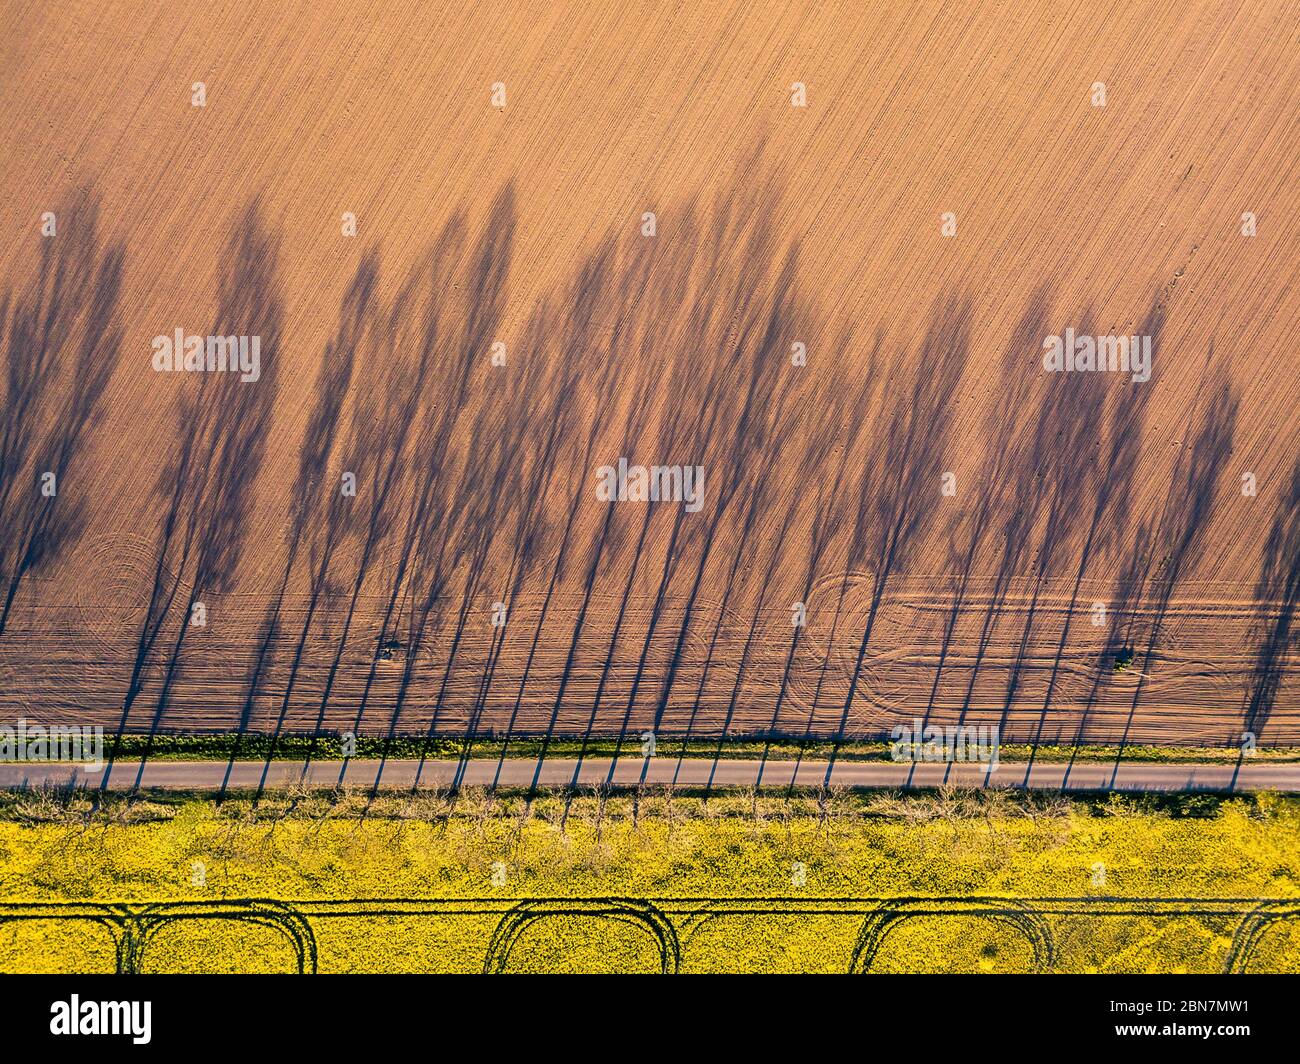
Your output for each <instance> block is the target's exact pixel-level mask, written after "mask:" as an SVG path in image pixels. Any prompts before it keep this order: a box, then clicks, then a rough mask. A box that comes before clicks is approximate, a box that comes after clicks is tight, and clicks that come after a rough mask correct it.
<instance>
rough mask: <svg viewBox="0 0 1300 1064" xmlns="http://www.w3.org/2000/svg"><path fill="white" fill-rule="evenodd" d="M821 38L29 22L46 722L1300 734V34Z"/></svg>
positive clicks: (22, 588)
mask: <svg viewBox="0 0 1300 1064" xmlns="http://www.w3.org/2000/svg"><path fill="white" fill-rule="evenodd" d="M796 7H797V5H793V6H792V5H777V4H741V3H735V2H733V0H728V2H725V3H700V4H690V5H670V4H663V5H659V4H636V3H634V4H616V5H605V4H592V5H578V4H567V3H558V4H530V3H523V4H484V5H477V4H476V5H459V4H456V5H453V4H445V5H443V4H425V3H412V2H409V0H406V2H398V0H392V2H384V3H379V4H375V5H358V4H345V3H340V2H336V0H322V2H318V3H305V2H304V3H291V2H284V0H274V2H272V0H240V2H239V3H233V2H227V0H212V2H208V3H203V4H198V3H192V2H183V3H161V2H147V3H127V2H113V0H99V2H89V0H85V2H83V0H69V2H63V0H61V2H58V3H49V2H47V0H41V2H36V0H7V2H4V3H0V11H2V14H3V17H2V18H0V25H3V26H4V27H5V28H4V30H3V31H0V151H2V152H3V161H4V165H3V168H0V192H2V193H3V195H0V235H2V236H3V240H2V241H0V330H2V331H0V346H2V347H3V351H4V358H5V374H4V385H3V386H4V392H3V395H4V400H3V414H4V417H3V424H2V425H0V474H2V475H0V521H2V523H3V536H2V538H0V580H2V581H3V585H2V586H3V590H2V592H0V593H2V594H3V604H2V606H0V609H2V611H3V612H2V613H0V717H3V718H4V719H16V718H18V717H25V718H26V719H27V720H29V721H45V722H59V723H64V722H68V723H70V722H85V723H98V724H102V725H104V726H105V727H106V728H109V729H113V730H116V729H119V728H120V729H123V730H126V731H132V732H145V731H150V730H160V729H161V730H165V731H232V730H256V731H294V732H311V731H319V730H326V731H330V732H338V731H348V730H352V731H357V732H361V733H365V734H384V733H402V734H408V735H409V734H425V733H429V734H433V733H447V734H470V735H476V736H479V735H481V736H488V735H491V736H496V737H500V736H503V735H521V736H522V735H528V736H537V735H563V736H581V735H588V734H592V735H596V734H598V735H602V736H608V735H617V734H620V733H621V734H633V733H636V734H639V733H641V732H643V731H647V730H651V731H654V732H656V733H658V734H663V735H675V736H681V735H686V734H689V735H700V736H715V735H732V736H741V735H747V736H752V735H761V734H779V735H782V736H793V737H800V736H816V737H823V738H825V737H853V738H866V737H873V736H880V735H888V734H889V732H890V729H892V728H893V727H894V726H895V725H897V724H900V723H906V722H909V721H911V720H912V719H914V718H926V719H929V720H930V721H932V722H935V723H947V724H951V723H967V724H981V725H983V724H997V725H999V726H1000V727H1001V728H1002V736H1003V739H1004V741H1010V742H1017V743H1026V742H1028V743H1033V742H1040V741H1041V742H1045V743H1046V742H1050V743H1053V744H1061V743H1065V744H1069V743H1074V742H1097V743H1155V744H1164V743H1168V744H1177V745H1181V746H1186V745H1207V746H1208V745H1218V746H1224V745H1233V744H1236V743H1238V742H1240V741H1241V737H1242V733H1243V732H1250V733H1252V734H1254V735H1256V736H1257V737H1258V740H1259V742H1260V743H1261V744H1264V745H1296V744H1300V668H1298V666H1297V655H1296V643H1297V639H1298V637H1300V622H1297V618H1296V616H1295V614H1296V607H1297V600H1298V599H1300V402H1298V400H1300V349H1298V348H1297V346H1296V342H1295V337H1294V330H1295V327H1296V324H1297V321H1298V320H1300V289H1298V288H1297V284H1298V283H1300V237H1298V236H1297V230H1296V223H1295V217H1296V212H1297V209H1300V48H1298V47H1297V45H1298V44H1300V40H1298V38H1300V9H1297V7H1296V5H1295V4H1294V3H1293V2H1279V0H1261V2H1258V3H1252V4H1248V5H1238V4H1232V3H1228V2H1226V0H1223V2H1204V0H1196V2H1192V3H1174V2H1171V0H1138V2H1136V3H1133V4H1074V3H1065V2H1055V0H1041V2H1035V3H1032V4H1023V5H1021V4H997V5H995V4H950V3H937V2H933V0H923V2H920V3H907V4H903V3H898V2H889V3H884V4H870V5H862V4H849V3H846V4H828V5H816V7H815V9H810V10H808V11H799V10H796V9H795V8H796ZM810 8H811V5H810ZM363 9H366V10H363ZM177 330H181V331H182V334H183V335H184V336H199V337H200V338H204V337H228V336H246V337H256V338H257V340H258V348H257V350H258V351H259V358H260V362H259V363H258V365H257V366H256V367H255V370H254V371H253V372H243V373H240V372H230V371H220V370H214V371H204V372H185V371H180V372H177V371H159V370H158V369H157V368H156V362H157V352H158V346H159V345H158V339H157V338H159V337H162V338H171V337H172V336H174V335H175V333H176V332H177ZM1067 330H1069V331H1071V333H1072V334H1073V335H1074V336H1076V337H1085V336H1086V337H1089V338H1091V337H1094V336H1096V337H1112V336H1121V337H1130V336H1133V337H1146V338H1149V349H1150V352H1151V359H1150V365H1149V374H1143V373H1140V372H1136V371H1135V372H1120V371H1115V372H1096V371H1092V372H1089V371H1076V372H1049V371H1048V370H1047V369H1046V368H1045V364H1044V351H1045V341H1047V340H1048V339H1049V338H1051V337H1065V336H1067V335H1069V334H1067ZM1089 342H1090V343H1091V340H1090V341H1089ZM208 350H209V351H210V350H211V348H210V346H209V348H208ZM244 369H245V370H246V371H247V370H248V369H249V367H248V366H245V367H244ZM244 377H249V378H252V377H255V378H256V379H247V380H246V379H243V378H244ZM1139 378H1141V379H1139ZM1148 378H1149V379H1148ZM620 459H623V460H625V463H626V465H627V466H628V467H637V466H645V467H669V468H674V469H677V470H678V473H677V474H676V475H678V476H679V478H680V479H679V480H677V481H673V480H672V478H671V476H668V475H666V477H667V479H665V480H664V484H665V485H666V486H671V485H672V484H676V485H678V486H680V487H681V489H682V492H683V494H684V497H682V498H679V499H677V500H675V501H674V500H662V501H636V499H635V498H632V499H629V500H627V501H608V500H607V498H606V497H604V496H602V495H601V487H602V484H603V483H605V482H606V481H605V477H606V474H605V473H604V472H602V470H603V469H604V467H612V468H614V469H617V468H619V463H620ZM686 471H698V472H697V473H696V475H695V477H694V479H693V481H692V483H688V482H687V481H686V479H685V478H686ZM630 475H632V476H635V473H634V472H633V473H632V474H630ZM623 483H624V485H625V486H626V482H623ZM692 484H693V487H694V488H695V489H698V495H697V496H695V497H692V494H691V492H692Z"/></svg>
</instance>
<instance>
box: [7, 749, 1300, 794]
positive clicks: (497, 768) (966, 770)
mask: <svg viewBox="0 0 1300 1064" xmlns="http://www.w3.org/2000/svg"><path fill="white" fill-rule="evenodd" d="M577 765H578V762H577V760H576V759H571V758H563V759H555V760H552V759H550V758H548V759H547V760H546V761H545V762H544V763H543V765H542V771H541V774H540V776H539V777H538V782H539V783H540V784H541V785H542V786H545V787H564V786H568V785H569V784H570V783H571V782H572V781H573V776H574V770H575V768H576V767H577ZM826 765H827V763H826V762H825V761H805V762H803V764H801V765H799V766H798V775H797V780H796V782H797V783H798V784H799V785H800V786H809V787H815V786H820V785H821V783H822V782H823V781H824V780H825V778H826ZM139 767H140V766H139V764H138V763H137V762H128V761H122V762H119V763H118V764H117V765H115V766H114V767H113V769H112V771H111V773H109V787H110V789H112V790H130V789H131V788H132V787H134V786H135V785H136V775H137V773H138V771H139ZM343 767H344V765H343V762H340V761H317V762H313V763H312V764H311V765H309V766H308V767H307V780H308V782H310V783H311V784H313V785H317V786H332V785H334V784H335V783H337V782H338V781H339V772H340V770H341V769H343ZM609 767H610V761H609V759H608V758H594V759H589V760H586V761H584V762H583V763H582V770H581V773H580V774H579V777H578V784H579V786H583V787H589V786H595V785H597V784H600V783H604V782H605V781H606V779H607V778H608V776H609ZM948 767H949V766H947V765H943V764H924V763H923V764H918V765H916V766H912V765H909V764H897V763H892V762H881V761H840V762H837V763H836V765H835V768H834V771H833V772H832V774H831V781H830V782H831V784H832V785H839V786H846V787H882V788H899V787H904V786H907V785H908V777H909V773H910V774H911V786H913V787H934V786H937V785H938V784H940V783H942V782H943V779H944V774H945V772H946V770H947V769H948ZM303 768H304V766H303V763H302V762H300V761H276V762H274V763H272V764H271V765H270V766H269V768H268V767H267V766H266V765H265V763H263V762H250V761H241V762H238V763H236V764H235V765H234V766H233V768H230V770H229V771H230V779H229V782H228V786H229V787H231V788H237V789H246V788H254V787H256V786H258V784H259V782H261V780H262V778H263V773H264V772H265V773H266V783H267V785H268V786H276V785H281V784H285V783H289V782H293V781H297V780H299V779H301V778H302V775H303ZM458 768H459V765H458V763H457V762H455V761H426V762H425V763H424V765H423V768H421V767H420V763H419V762H418V761H413V760H412V761H389V762H388V763H387V764H386V765H384V768H383V773H382V776H380V786H381V788H383V789H385V790H388V789H393V790H400V789H409V788H410V787H411V786H412V785H413V784H414V783H415V782H416V779H417V775H418V779H419V786H420V787H422V788H432V787H445V786H446V785H447V784H449V783H451V782H452V781H453V780H454V779H455V777H456V773H457V769H458ZM536 768H537V762H536V760H529V759H518V760H514V759H512V760H509V761H506V762H504V764H501V763H499V762H497V761H489V760H474V761H470V762H468V764H467V765H466V766H465V768H464V774H463V777H462V780H461V782H462V784H464V785H465V786H483V785H487V784H491V783H493V782H494V780H495V781H496V782H497V783H498V784H499V785H501V786H508V787H527V786H528V785H530V784H531V783H532V782H533V775H534V772H535V771H536ZM795 768H796V763H795V762H794V761H769V762H767V764H766V765H763V764H762V763H761V762H760V761H758V760H740V759H736V760H724V761H718V762H716V763H715V762H713V761H707V760H703V759H698V760H687V761H683V762H682V763H681V766H680V770H679V767H678V762H677V760H676V759H675V758H671V757H658V758H651V759H650V760H649V762H645V761H642V760H639V759H636V760H632V759H623V760H620V761H619V762H618V764H617V766H616V768H615V771H614V779H613V781H612V782H613V784H614V785H615V786H617V787H628V786H635V785H636V784H638V783H640V782H642V780H643V773H644V782H646V783H653V784H662V783H672V782H674V781H675V782H676V783H677V785H678V786H682V787H703V786H707V785H710V784H711V785H712V786H714V787H748V786H753V785H754V784H755V783H756V782H759V776H760V769H761V775H762V778H761V785H762V786H764V787H785V786H788V785H789V784H790V780H791V777H792V775H794V774H795ZM913 768H914V769H915V771H914V772H913ZM951 768H952V771H951V773H950V774H949V775H948V782H949V783H953V784H957V785H960V786H966V787H978V786H985V785H989V786H994V787H1019V786H1023V785H1024V783H1025V769H1026V766H1025V765H1024V764H1023V763H1021V764H1013V763H1009V762H1002V763H1001V764H999V765H998V767H997V769H996V770H995V771H994V772H993V773H992V776H991V778H988V779H987V780H986V772H987V769H986V768H985V766H983V765H978V764H956V765H953V766H951ZM107 771H108V770H107V769H106V768H100V769H98V770H94V769H87V768H86V766H84V765H73V764H57V763H55V764H23V765H19V764H4V765H0V787H20V786H23V785H28V786H35V785H38V784H42V783H68V782H70V781H74V780H75V782H77V783H78V784H82V785H85V786H89V787H96V788H98V787H99V786H101V784H102V782H103V780H104V774H105V772H107ZM498 772H499V776H498ZM226 773H227V764H226V762H224V761H150V762H148V763H147V764H146V765H145V768H144V775H143V778H142V779H141V781H140V783H141V786H143V787H146V788H148V787H155V788H160V789H164V790H216V789H217V788H219V787H220V786H221V784H222V781H223V780H224V779H225V777H226ZM378 773H379V762H378V761H351V762H348V763H347V766H346V776H345V778H344V782H345V783H347V784H350V785H353V786H357V787H371V786H373V785H374V783H375V779H376V775H377V774H378ZM1112 773H1115V769H1114V765H1113V764H1109V763H1097V762H1091V763H1086V762H1079V763H1077V764H1075V766H1074V767H1073V768H1072V769H1070V771H1069V779H1068V784H1067V789H1068V790H1072V791H1076V790H1077V791H1087V790H1104V789H1107V788H1111V787H1113V788H1114V789H1116V790H1124V791H1206V790H1208V791H1227V790H1234V789H1235V790H1238V791H1257V790H1274V791H1300V763H1297V762H1276V761H1274V762H1267V761H1255V762H1250V761H1248V762H1246V763H1245V764H1243V765H1242V766H1241V768H1240V770H1238V769H1237V768H1236V766H1234V765H1192V764H1142V763H1130V764H1124V765H1121V766H1120V768H1119V771H1118V773H1115V778H1114V780H1113V782H1112ZM1234 774H1235V775H1236V780H1235V786H1234V778H1233V777H1234ZM1065 775H1066V766H1065V765H1063V764H1048V763H1046V762H1039V763H1036V764H1035V765H1034V766H1033V770H1032V773H1031V775H1030V779H1029V786H1030V787H1031V788H1037V789H1045V790H1059V789H1061V786H1062V781H1063V780H1064V779H1065Z"/></svg>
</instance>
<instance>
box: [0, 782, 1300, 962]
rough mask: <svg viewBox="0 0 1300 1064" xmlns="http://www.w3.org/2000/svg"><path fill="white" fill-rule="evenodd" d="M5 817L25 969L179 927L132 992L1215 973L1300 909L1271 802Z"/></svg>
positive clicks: (1013, 801) (593, 803)
mask: <svg viewBox="0 0 1300 1064" xmlns="http://www.w3.org/2000/svg"><path fill="white" fill-rule="evenodd" d="M1188 814H1191V815H1188ZM0 815H2V819H0V902H3V903H4V904H5V906H7V907H8V908H7V909H6V910H4V911H2V912H0V915H4V914H5V913H7V915H8V916H9V919H6V920H3V921H0V970H5V971H69V970H72V971H100V970H109V971H111V970H113V968H114V967H115V965H120V963H121V962H120V961H119V959H118V953H121V952H122V951H123V947H121V946H120V944H119V946H118V950H117V952H115V946H114V943H115V939H116V938H120V935H118V934H117V933H116V932H114V930H113V926H117V927H118V930H119V931H120V928H121V926H126V924H129V923H130V919H128V918H127V916H123V915H122V914H128V915H130V914H134V916H132V917H131V918H132V919H134V918H136V917H138V916H139V914H140V913H142V912H146V909H145V907H146V906H147V905H149V904H152V903H169V906H170V907H167V908H162V909H158V910H155V911H154V916H153V917H150V918H148V919H145V920H144V922H141V923H136V924H132V925H131V926H132V927H133V928H134V929H135V930H134V940H133V941H134V943H135V952H134V953H132V951H131V949H126V950H125V952H126V953H128V954H131V956H132V957H133V958H134V960H133V961H131V962H130V964H134V966H135V967H136V968H137V969H138V970H143V971H292V970H295V968H296V967H297V966H298V965H299V963H300V959H299V952H301V955H302V957H303V958H306V959H305V960H302V962H301V963H302V964H303V966H304V967H305V968H306V969H307V970H312V969H315V970H319V971H321V972H358V971H368V972H373V971H381V972H382V971H403V972H405V971H483V970H484V969H485V967H486V968H488V969H489V970H499V971H630V972H640V971H659V970H664V969H665V968H667V969H668V970H681V971H687V972H712V971H764V972H778V971H779V972H786V971H792V972H820V971H832V972H833V971H847V970H851V969H857V970H861V969H869V970H872V971H952V970H958V971H972V972H1008V971H1029V970H1034V969H1035V968H1038V969H1049V970H1055V971H1107V972H1144V971H1188V972H1200V971H1208V972H1213V971H1220V970H1223V969H1224V967H1225V965H1230V963H1231V958H1232V957H1233V951H1234V934H1236V933H1237V931H1238V928H1239V927H1240V926H1241V925H1242V918H1243V915H1246V914H1248V913H1249V912H1250V911H1251V910H1252V909H1254V908H1255V907H1256V906H1257V904H1258V903H1259V901H1260V900H1261V899H1272V900H1274V901H1282V902H1285V901H1286V900H1288V899H1290V900H1292V901H1294V902H1297V903H1300V801H1297V800H1295V799H1290V798H1279V797H1275V796H1269V795H1265V796H1260V797H1259V798H1256V799H1237V800H1231V801H1225V802H1218V801H1217V800H1208V799H1207V800H1190V801H1185V802H1184V807H1183V808H1181V809H1173V810H1171V808H1170V807H1168V806H1162V805H1160V804H1157V803H1150V802H1148V803H1139V802H1135V801H1134V800H1131V799H1126V800H1125V799H1112V800H1110V801H1097V802H1069V801H1064V800H1059V799H1048V798H1035V799H1018V798H1014V797H1009V796H1007V795H1003V794H993V795H987V796H971V795H960V794H950V795H939V796H929V797H912V798H895V797H881V796H875V797H870V796H855V795H849V794H842V795H834V796H831V797H829V798H827V799H823V800H821V801H818V800H817V799H815V798H796V799H793V800H789V801H787V800H786V799H784V798H777V797H762V798H759V799H757V800H755V798H754V797H753V796H752V795H730V796H725V797H714V798H711V799H709V800H708V801H703V800H701V799H699V798H686V797H682V796H680V795H679V796H676V797H673V798H671V799H670V798H668V797H666V796H663V795H645V796H642V797H640V798H636V799H634V798H633V797H631V796H618V797H607V798H605V799H603V800H602V799H600V798H598V797H595V796H584V797H580V798H577V799H575V800H573V801H571V802H569V803H567V805H566V802H565V800H564V799H563V798H562V797H556V796H545V797H542V798H539V799H537V800H535V801H534V802H532V803H531V806H530V805H529V804H528V803H527V802H526V801H525V800H524V799H523V798H518V797H497V798H489V797H487V796H484V795H477V794H470V795H465V794H463V795H461V796H460V797H459V798H458V799H457V800H456V801H455V802H454V803H452V802H450V801H449V800H448V799H447V798H446V797H445V796H430V797H420V798H413V799H393V798H385V799H380V800H377V801H375V802H373V803H368V802H367V800H366V799H365V797H364V796H349V795H342V796H340V795H332V796H321V795H310V794H297V795H290V796H287V797H277V798H276V799H275V800H274V801H263V802H262V803H261V804H260V805H259V806H257V807H253V805H252V804H251V803H250V802H247V801H227V802H226V803H224V804H223V805H221V806H218V805H216V804H215V803H213V802H210V801H201V800H195V799H186V800H180V801H174V802H170V803H163V802H157V803H151V802H137V803H134V804H132V805H130V806H127V805H123V804H114V805H111V806H109V807H107V808H104V809H101V810H99V811H95V812H91V811H90V810H89V808H88V805H87V804H86V803H84V802H83V801H81V800H72V801H69V800H68V799H66V798H56V797H54V796H50V795H35V796H27V797H8V798H6V799H5V805H4V806H3V809H2V810H0ZM251 899H263V900H264V904H263V907H262V908H259V907H258V906H256V905H253V904H252V903H251V901H250V900H251ZM881 899H884V900H885V901H882V900H881ZM890 899H893V900H892V901H890ZM908 899H911V900H908ZM982 899H983V900H982ZM988 899H994V900H988ZM1162 900H1163V905H1162V904H1157V903H1158V902H1160V901H1162ZM273 901H274V902H279V903H284V904H283V905H281V906H280V907H279V908H274V909H267V908H265V906H266V905H270V903H271V902H273ZM16 903H29V904H28V908H27V909H22V912H23V913H24V915H25V918H24V919H14V918H13V917H14V915H15V914H16V913H18V912H19V910H20V909H21V906H16ZM54 903H79V904H80V903H97V904H99V905H102V906H107V907H108V908H106V909H105V910H104V911H105V912H108V911H109V910H111V911H112V912H113V913H116V914H117V915H116V916H113V917H111V918H107V919H104V920H92V919H89V918H84V917H85V912H86V911H88V910H83V909H77V908H76V907H75V906H74V907H73V908H72V909H59V908H58V907H57V906H56V905H54ZM175 903H184V904H181V905H177V904H175ZM33 904H34V905H35V907H34V908H33V907H32V905H33ZM882 905H883V906H884V909H883V910H882ZM42 906H44V908H41V907H42ZM114 906H115V907H116V908H114ZM94 911H95V912H99V911H100V910H98V909H96V910H94ZM873 911H875V912H877V915H876V916H872V915H871V914H872V913H873ZM880 911H885V912H887V913H894V914H897V913H900V912H901V913H904V914H905V916H906V918H905V919H895V918H894V917H892V916H891V917H889V918H887V919H883V920H882V919H880V917H879V912H880ZM1269 911H1270V912H1277V913H1281V914H1282V915H1283V916H1286V915H1287V914H1288V913H1290V912H1297V913H1300V904H1297V905H1291V906H1290V907H1289V908H1288V906H1286V905H1281V906H1278V905H1273V906H1272V908H1271V909H1270V910H1269ZM75 913H81V914H82V917H83V918H78V919H68V918H66V917H67V916H68V915H69V914H75ZM268 914H269V915H268ZM177 915H179V916H180V917H182V918H174V917H176V916H177ZM119 917H120V919H119ZM114 921H117V923H116V924H114ZM124 921H125V922H124ZM150 921H152V922H150ZM873 921H874V922H873ZM110 925H113V926H110ZM146 928H147V934H146V933H145V929H146ZM304 928H305V929H306V930H303V929H304ZM873 928H874V929H875V930H874V931H873V930H872V929H873ZM1243 935H1245V932H1242V934H1241V935H1238V939H1242V941H1244V940H1245V939H1243V937H1242V936H1243ZM129 937H130V936H128V938H129ZM1245 938H1248V939H1249V943H1248V948H1246V947H1243V949H1245V953H1242V949H1238V950H1237V952H1238V954H1239V956H1238V959H1237V962H1236V963H1237V965H1238V967H1246V968H1247V969H1248V970H1250V971H1295V970H1300V921H1297V920H1292V919H1286V918H1283V919H1277V920H1273V921H1272V922H1269V923H1267V925H1266V926H1265V925H1260V926H1259V927H1257V928H1256V930H1255V932H1254V933H1253V934H1252V935H1248V936H1245ZM1246 953H1248V957H1246V959H1245V960H1243V959H1242V957H1245V954H1246Z"/></svg>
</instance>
